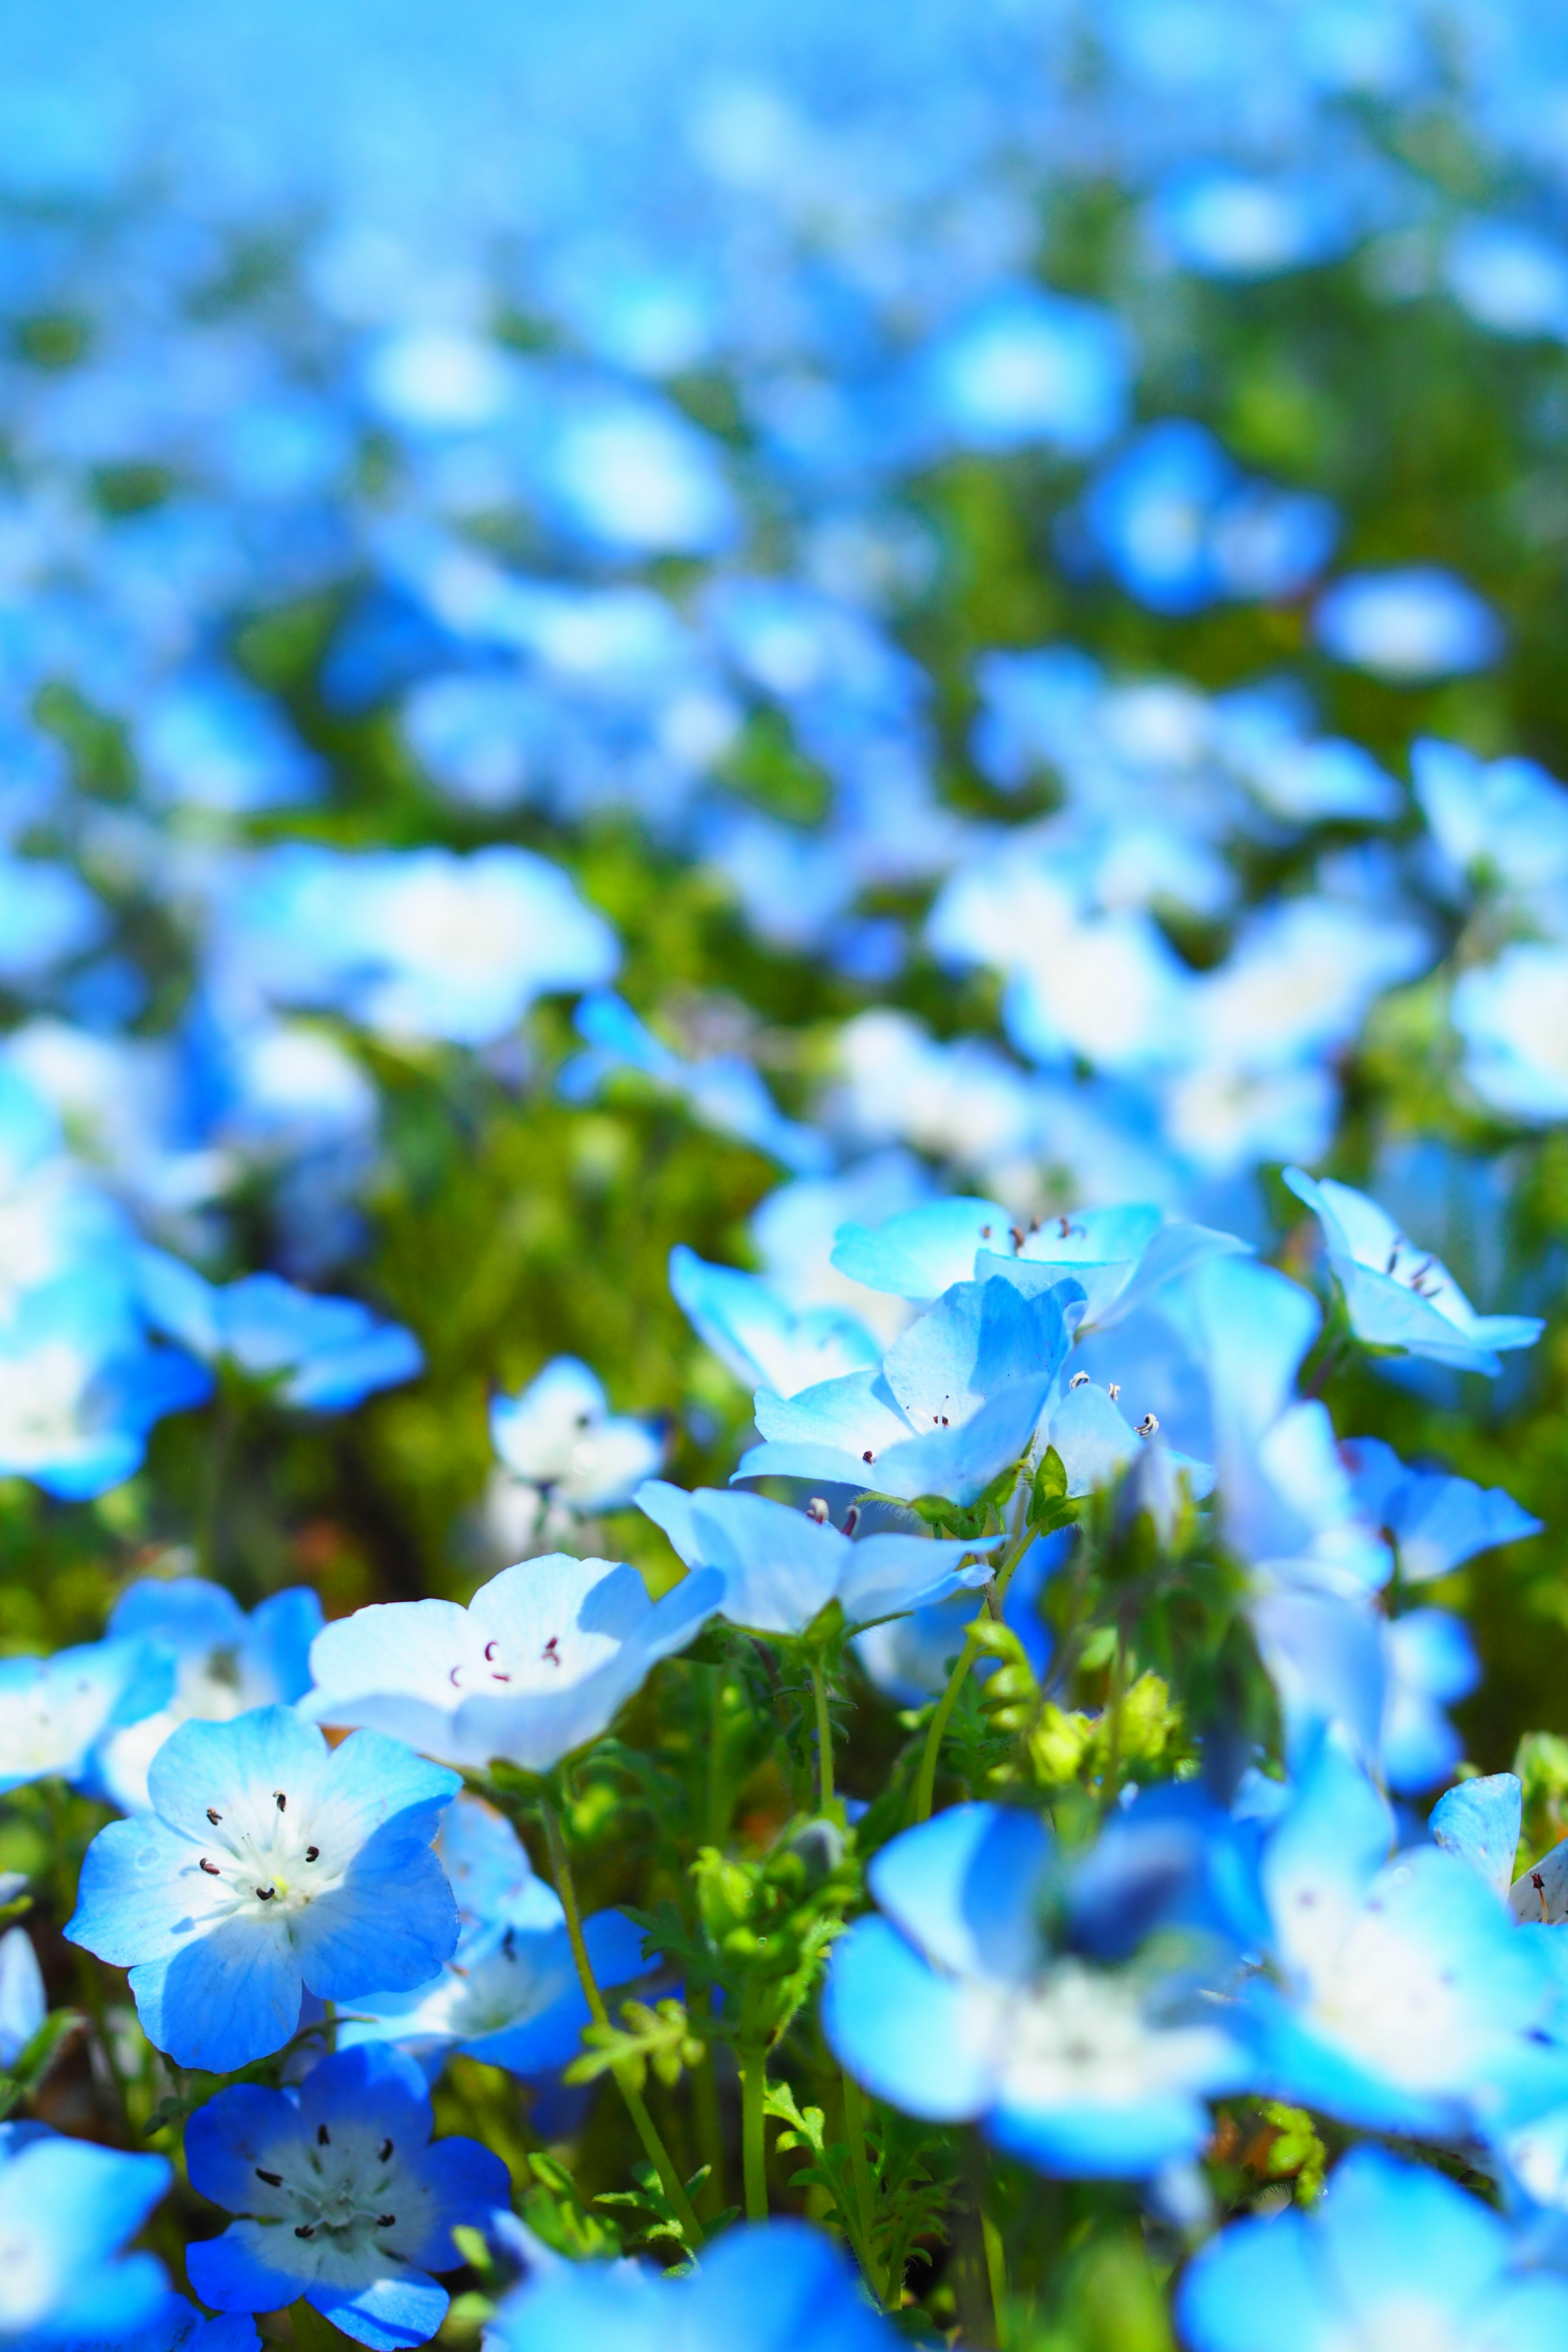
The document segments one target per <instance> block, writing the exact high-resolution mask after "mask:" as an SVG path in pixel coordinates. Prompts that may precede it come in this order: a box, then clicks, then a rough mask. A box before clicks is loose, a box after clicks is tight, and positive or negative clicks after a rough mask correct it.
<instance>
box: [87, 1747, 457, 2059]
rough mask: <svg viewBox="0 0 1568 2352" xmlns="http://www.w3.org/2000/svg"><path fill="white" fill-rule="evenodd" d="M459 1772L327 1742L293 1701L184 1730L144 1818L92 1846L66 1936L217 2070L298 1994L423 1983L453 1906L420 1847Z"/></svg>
mask: <svg viewBox="0 0 1568 2352" xmlns="http://www.w3.org/2000/svg"><path fill="white" fill-rule="evenodd" d="M457 1786H458V1780H457V1776H456V1775H455V1774H454V1773H451V1772H447V1771H443V1770H441V1769H439V1768H438V1767H437V1766H434V1765H431V1764H427V1763H426V1762H425V1761H424V1760H423V1759H422V1758H420V1757H417V1756H415V1755H414V1754H412V1753H411V1752H410V1750H409V1749H407V1748H403V1747H400V1746H399V1745H398V1744H397V1743H396V1742H395V1740H390V1739H384V1738H380V1737H379V1736H378V1735H377V1734H375V1733H374V1732H363V1733H361V1734H359V1735H358V1736H357V1737H356V1738H353V1739H346V1740H344V1741H343V1743H342V1746H341V1747H340V1748H329V1747H328V1746H327V1743H326V1741H325V1739H324V1738H322V1736H321V1732H320V1731H318V1730H317V1729H316V1728H315V1727H314V1726H313V1725H312V1724H309V1723H305V1722H302V1721H301V1720H300V1717H299V1716H298V1715H297V1714H296V1713H295V1712H294V1710H293V1709H292V1708H290V1707H286V1706H266V1707H258V1708H257V1709H256V1710H255V1712H254V1713H252V1714H249V1715H242V1716H239V1717H236V1719H235V1720H234V1721H233V1722H231V1723H196V1722H190V1723H183V1724H181V1725H180V1727H179V1728H178V1729H177V1730H175V1731H174V1732H172V1733H171V1734H170V1736H169V1738H167V1739H166V1740H165V1741H164V1743H163V1747H162V1748H160V1749H159V1750H158V1753H157V1754H156V1756H155V1757H154V1758H153V1762H152V1764H151V1766H150V1768H149V1770H148V1774H147V1793H148V1799H149V1802H150V1804H151V1807H152V1811H150V1812H149V1813H146V1814H142V1815H140V1816H138V1817H137V1818H135V1819H133V1820H131V1821H124V1822H110V1825H109V1827H108V1828H107V1829H105V1830H101V1831H100V1832H99V1834H98V1836H97V1837H96V1838H95V1839H94V1840H93V1842H92V1843H91V1845H90V1846H89V1848H88V1852H87V1856H86V1859H85V1861H84V1862H83V1864H82V1874H81V1887H80V1894H79V1901H78V1906H77V1910H76V1914H75V1916H74V1917H73V1918H72V1919H71V1920H70V1921H69V1923H68V1927H67V1929H66V1933H67V1935H68V1937H69V1938H70V1940H71V1941H72V1942H73V1943H77V1944H81V1945H85V1947H86V1948H87V1949H88V1950H89V1951H90V1952H96V1953H97V1954H98V1957H99V1958H100V1959H103V1960H108V1961H109V1962H110V1965H111V1966H112V1967H115V1968H123V1969H129V1970H130V1971H131V1990H132V1994H133V1996H134V1998H135V2001H136V2008H137V2013H138V2015H139V2016H140V2018H141V2020H142V2028H143V2030H144V2032H146V2034H147V2037H148V2039H149V2041H151V2042H153V2044H154V2046H155V2047H156V2048H158V2049H160V2050H163V2051H166V2052H167V2053H168V2054H169V2055H170V2056H171V2057H172V2058H173V2059H174V2061H175V2062H176V2063H177V2064H179V2065H182V2066H202V2067H205V2068H207V2069H208V2070H209V2071H211V2072H213V2073H215V2074H222V2073H226V2072H227V2071H228V2070H230V2069H231V2068H233V2067H236V2066H247V2065H249V2064H250V2063H251V2061H252V2060H253V2059H256V2058H261V2057H264V2056H265V2055H266V2054H267V2053H268V2051H271V2050H277V2049H280V2048H281V2047H282V2045H283V2043H284V2042H287V2041H288V2039H289V2035H290V2034H291V2033H292V2032H294V2030H295V2028H296V2026H297V2025H298V2023H299V2020H300V2000H301V1998H302V1996H303V1995H304V1994H305V1993H306V1992H310V1993H314V1994H315V1995H316V1996H317V1997H318V1998H319V1999H321V2000H340V2001H345V2000H353V1996H354V1995H355V1994H356V1993H360V1992H365V1991H368V1990H371V1988H372V1987H373V1986H378V1985H383V1986H384V1985H397V1986H412V1985H416V1984H423V1983H424V1982H425V1981H426V1979H428V1978H429V1977H431V1976H432V1975H434V1973H435V1971H436V1970H437V1969H438V1968H439V1967H440V1966H441V1963H442V1962H443V1961H444V1960H446V1959H447V1958H450V1956H451V1954H452V1951H453V1949H454V1948H455V1946H456V1944H457V1940H458V1912H457V1906H456V1904H455V1903H454V1901H453V1899H452V1890H451V1888H450V1887H449V1886H448V1885H447V1878H446V1874H445V1873H444V1872H443V1870H442V1868H441V1865H440V1864H439V1863H438V1862H437V1859H436V1857H435V1855H434V1854H433V1853H432V1852H431V1851H430V1841H431V1838H432V1837H433V1836H434V1834H435V1832H436V1827H437V1822H438V1821H439V1819H440V1815H441V1812H442V1811H443V1809H444V1808H445V1806H446V1805H447V1803H448V1802H449V1801H450V1800H451V1797H452V1795H453V1793H454V1791H455V1790H456V1789H457Z"/></svg>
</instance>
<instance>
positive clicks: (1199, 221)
mask: <svg viewBox="0 0 1568 2352" xmlns="http://www.w3.org/2000/svg"><path fill="white" fill-rule="evenodd" d="M1151 226H1152V229H1153V232H1154V236H1155V238H1156V240H1157V242H1158V243H1159V244H1160V245H1161V246H1162V247H1163V248H1164V249H1165V251H1166V252H1168V253H1169V254H1170V255H1171V257H1172V258H1173V260H1175V261H1177V262H1179V263H1180V264H1181V266H1182V268H1184V269H1192V270H1195V271H1196V272H1197V273H1198V275H1199V276H1200V277H1205V278H1275V277H1278V276H1279V275H1280V273H1281V272H1282V271H1285V270H1289V269H1302V268H1309V267H1310V265H1311V264H1313V263H1314V262H1321V261H1328V260H1331V259H1333V258H1334V257H1336V256H1337V255H1338V254H1340V253H1342V251H1343V250H1344V248H1345V247H1346V245H1347V244H1348V243H1349V241H1350V222H1349V219H1348V217H1347V207H1346V205H1345V202H1344V194H1343V191H1342V188H1341V187H1339V186H1336V185H1335V184H1334V183H1333V182H1332V181H1331V180H1330V179H1328V178H1327V177H1317V176H1312V177H1308V176H1305V175H1303V176H1300V177H1297V178H1290V177H1285V176H1281V175H1270V176H1265V175H1264V174H1262V173H1254V172H1241V171H1237V170H1236V169H1235V168H1234V167H1232V166H1230V165H1227V164H1223V163H1199V164H1193V165H1186V166H1184V167H1183V168H1182V169H1181V170H1179V171H1178V172H1176V173H1174V174H1173V176H1172V178H1171V179H1169V180H1168V181H1167V182H1166V183H1165V184H1164V186H1163V188H1161V190H1160V192H1159V194H1158V195H1157V196H1156V197H1155V200H1154V203H1153V205H1152V213H1151Z"/></svg>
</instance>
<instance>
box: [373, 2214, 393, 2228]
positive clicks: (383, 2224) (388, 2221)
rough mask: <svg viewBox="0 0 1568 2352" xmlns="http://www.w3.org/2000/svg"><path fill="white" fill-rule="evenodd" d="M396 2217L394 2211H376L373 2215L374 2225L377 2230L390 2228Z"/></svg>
mask: <svg viewBox="0 0 1568 2352" xmlns="http://www.w3.org/2000/svg"><path fill="white" fill-rule="evenodd" d="M396 2219H397V2216H396V2214H395V2213H378V2214H377V2215H376V2217H375V2226H376V2228H377V2229H378V2230H390V2229H391V2227H392V2225H393V2223H394V2222H395V2221H396Z"/></svg>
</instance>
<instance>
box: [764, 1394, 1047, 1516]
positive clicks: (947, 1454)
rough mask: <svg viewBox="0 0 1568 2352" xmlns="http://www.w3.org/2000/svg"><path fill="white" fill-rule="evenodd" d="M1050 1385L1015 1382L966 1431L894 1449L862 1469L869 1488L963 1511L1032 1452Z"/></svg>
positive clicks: (933, 1435)
mask: <svg viewBox="0 0 1568 2352" xmlns="http://www.w3.org/2000/svg"><path fill="white" fill-rule="evenodd" d="M1050 1386H1051V1382H1050V1379H1049V1378H1048V1377H1046V1376H1042V1377H1040V1378H1039V1379H1037V1380H1027V1381H1013V1382H1012V1384H1011V1385H1010V1386H1009V1387H1007V1388H1005V1389H998V1391H996V1393H995V1395H994V1396H992V1397H988V1398H987V1399H986V1401H985V1402H984V1404H983V1405H982V1406H981V1408H980V1410H979V1412H977V1413H976V1414H975V1415H974V1417H973V1420H971V1421H968V1422H965V1423H964V1424H963V1428H962V1429H942V1430H937V1431H935V1432H933V1433H931V1434H930V1435H927V1436H925V1437H912V1438H910V1439H908V1440H907V1441H906V1442H905V1443H904V1444H901V1445H890V1446H889V1448H888V1450H887V1452H886V1453H885V1454H879V1455H877V1456H876V1457H875V1460H874V1461H873V1462H871V1463H868V1464H866V1465H864V1466H863V1468H862V1472H861V1478H862V1483H863V1485H864V1486H865V1487H866V1488H867V1489H868V1491H869V1492H871V1493H873V1494H878V1495H891V1496H897V1498H898V1499H899V1500H900V1502H907V1503H912V1502H915V1501H917V1500H919V1499H920V1498H921V1496H926V1495H936V1496H942V1498H943V1499H944V1500H946V1501H947V1502H950V1503H956V1504H958V1505H959V1506H960V1507H963V1506H964V1505H967V1504H969V1503H973V1501H974V1500H975V1498H976V1497H977V1496H979V1495H982V1494H983V1493H984V1490H985V1488H986V1487H987V1486H990V1485H991V1484H992V1482H993V1480H994V1479H995V1478H998V1477H999V1476H1000V1475H1001V1474H1002V1472H1003V1471H1004V1470H1006V1469H1008V1468H1009V1467H1010V1466H1011V1465H1013V1464H1014V1463H1016V1462H1017V1461H1018V1460H1019V1459H1020V1457H1021V1456H1022V1455H1023V1454H1026V1453H1027V1451H1028V1449H1029V1445H1030V1444H1031V1442H1032V1440H1033V1438H1034V1434H1035V1429H1036V1425H1037V1423H1038V1421H1039V1418H1040V1414H1041V1412H1042V1411H1043V1410H1044V1407H1045V1402H1046V1399H1047V1396H1048V1395H1049V1393H1050ZM759 1450H761V1449H759ZM748 1459H750V1457H748Z"/></svg>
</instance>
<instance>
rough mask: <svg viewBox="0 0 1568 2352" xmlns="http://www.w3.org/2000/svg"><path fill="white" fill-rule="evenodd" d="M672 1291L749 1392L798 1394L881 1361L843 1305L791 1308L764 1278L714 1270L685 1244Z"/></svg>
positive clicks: (675, 1257) (674, 1257)
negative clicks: (751, 1390)
mask: <svg viewBox="0 0 1568 2352" xmlns="http://www.w3.org/2000/svg"><path fill="white" fill-rule="evenodd" d="M669 1286H670V1289H671V1290H672V1291H673V1293H674V1295H675V1299H676V1304H677V1305H678V1306H679V1307H680V1308H681V1310H682V1312H683V1313H684V1314H685V1316H686V1318H687V1320H688V1322H689V1324H690V1325H691V1327H692V1328H693V1330H695V1332H696V1333H697V1336H698V1338H699V1339H701V1340H702V1342H703V1343H704V1345H705V1346H707V1347H710V1348H711V1349H712V1350H713V1353H714V1354H715V1355H716V1356H717V1357H718V1358H719V1360H720V1361H721V1363H723V1364H725V1365H727V1366H728V1367H729V1369H730V1370H731V1371H732V1372H733V1373H734V1375H735V1378H736V1379H737V1380H738V1381H742V1382H743V1383H744V1384H745V1386H746V1387H747V1388H749V1389H755V1388H764V1389H771V1390H772V1391H773V1394H774V1395H775V1396H781V1397H791V1396H795V1395H797V1394H798V1393H799V1391H801V1390H802V1389H808V1388H814V1387H815V1386H816V1383H817V1382H818V1381H826V1380H835V1379H837V1376H838V1374H839V1373H840V1372H853V1371H859V1370H863V1369H865V1368H866V1367H867V1366H868V1365H871V1364H875V1363H876V1362H878V1361H879V1355H880V1350H879V1348H878V1346H877V1343H876V1341H875V1340H874V1339H872V1337H871V1335H870V1333H869V1332H868V1330H866V1329H865V1328H864V1327H863V1326H862V1325H861V1324H859V1323H858V1322H857V1321H856V1319H855V1318H854V1317H853V1316H852V1315H849V1314H847V1313H846V1312H845V1311H844V1310H843V1309H842V1308H841V1307H800V1308H796V1307H792V1306H791V1305H790V1303H789V1302H788V1300H787V1299H786V1298H785V1297H784V1295H783V1293H782V1292H781V1291H780V1290H779V1289H778V1287H777V1286H776V1285H775V1284H773V1283H771V1282H769V1281H767V1280H766V1278H765V1277H764V1276H762V1275H760V1274H743V1273H742V1271H741V1269H740V1268H739V1267H738V1266H732V1265H708V1264H706V1263H705V1261H704V1260H703V1259H701V1258H700V1257H699V1256H698V1255H696V1253H695V1251H693V1250H689V1249H688V1248H687V1246H686V1244H685V1243H684V1242H677V1243H676V1244H675V1247H674V1248H673V1249H672V1250H671V1252H670V1254H669Z"/></svg>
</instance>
